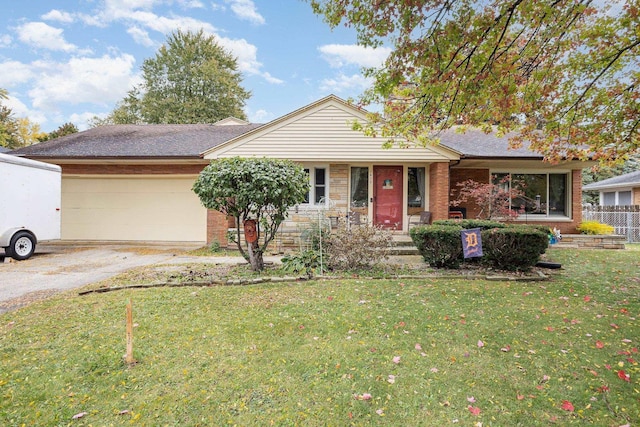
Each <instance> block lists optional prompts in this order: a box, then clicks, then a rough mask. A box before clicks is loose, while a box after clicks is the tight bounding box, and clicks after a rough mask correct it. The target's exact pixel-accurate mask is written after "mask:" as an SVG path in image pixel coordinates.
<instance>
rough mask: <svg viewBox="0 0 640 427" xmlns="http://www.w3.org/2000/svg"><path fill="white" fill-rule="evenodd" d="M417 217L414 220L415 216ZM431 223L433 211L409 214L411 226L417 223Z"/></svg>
mask: <svg viewBox="0 0 640 427" xmlns="http://www.w3.org/2000/svg"><path fill="white" fill-rule="evenodd" d="M414 216H415V217H417V218H416V220H415V221H414V220H413V217H414ZM429 224H431V212H429V211H422V212H420V215H417V214H416V215H410V216H409V228H411V226H415V225H429Z"/></svg>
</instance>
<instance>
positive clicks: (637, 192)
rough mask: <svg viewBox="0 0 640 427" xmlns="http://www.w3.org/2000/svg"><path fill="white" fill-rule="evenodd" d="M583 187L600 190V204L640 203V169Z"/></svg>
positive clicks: (585, 189)
mask: <svg viewBox="0 0 640 427" xmlns="http://www.w3.org/2000/svg"><path fill="white" fill-rule="evenodd" d="M582 189H583V190H584V191H598V192H599V193H600V198H599V200H600V203H599V205H600V206H630V205H640V171H635V172H630V173H627V174H624V175H620V176H614V177H612V178H609V179H604V180H602V181H599V182H594V183H592V184H589V185H585V186H584V187H583V188H582Z"/></svg>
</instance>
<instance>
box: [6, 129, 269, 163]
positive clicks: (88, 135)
mask: <svg viewBox="0 0 640 427" xmlns="http://www.w3.org/2000/svg"><path fill="white" fill-rule="evenodd" d="M258 126H260V124H248V125H223V126H215V125H211V124H187V125H183V124H178V125H109V126H99V127H96V128H93V129H89V130H86V131H82V132H78V133H74V134H71V135H66V136H63V137H61V138H57V139H53V140H50V141H45V142H41V143H39V144H35V145H31V146H28V147H24V148H20V149H18V150H15V151H12V152H11V154H16V155H20V156H26V157H47V158H199V157H200V154H201V153H202V152H204V151H205V150H207V149H209V148H212V147H215V146H217V145H219V144H222V143H223V142H225V141H228V140H230V139H232V138H234V137H236V136H239V135H241V134H243V133H245V132H248V131H250V130H252V129H254V128H256V127H258Z"/></svg>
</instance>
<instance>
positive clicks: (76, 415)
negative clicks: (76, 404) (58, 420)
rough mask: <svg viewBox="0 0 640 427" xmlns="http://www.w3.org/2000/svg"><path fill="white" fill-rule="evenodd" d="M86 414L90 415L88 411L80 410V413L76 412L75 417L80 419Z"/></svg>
mask: <svg viewBox="0 0 640 427" xmlns="http://www.w3.org/2000/svg"><path fill="white" fill-rule="evenodd" d="M85 415H88V412H80V413H79V414H75V415H74V416H73V419H74V420H77V419H80V418H82V417H84V416H85Z"/></svg>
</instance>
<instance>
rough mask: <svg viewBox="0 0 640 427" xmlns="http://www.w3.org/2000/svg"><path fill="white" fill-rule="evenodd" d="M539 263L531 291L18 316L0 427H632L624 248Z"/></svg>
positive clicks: (98, 304) (2, 377)
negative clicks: (553, 267) (129, 356)
mask: <svg viewBox="0 0 640 427" xmlns="http://www.w3.org/2000/svg"><path fill="white" fill-rule="evenodd" d="M548 258H549V259H551V260H553V261H558V262H561V263H562V264H563V267H564V269H563V270H559V271H555V272H554V273H553V279H552V280H549V281H545V282H515V281H503V282H499V281H498V282H495V281H491V282H489V281H480V280H477V281H465V280H452V279H435V278H433V279H421V280H397V279H395V280H393V279H379V280H364V279H357V278H349V279H342V280H341V279H334V280H327V281H310V282H297V283H286V284H282V283H279V284H276V283H269V284H260V285H251V286H226V287H208V288H200V287H198V288H196V287H181V288H153V289H142V290H126V291H117V292H110V293H104V294H90V295H86V296H77V294H76V293H69V294H65V295H61V296H57V297H54V298H52V299H49V300H46V301H42V302H38V303H34V304H32V305H30V306H28V307H26V308H23V309H21V310H18V311H16V312H11V313H7V314H3V315H0V425H6V426H19V425H23V424H24V425H38V426H49V425H78V426H79V425H130V424H133V425H149V426H151V425H153V426H155V425H185V426H186V425H189V426H194V425H202V426H210V425H227V424H228V425H245V426H246V425H256V426H265V425H305V426H306V425H310V426H314V425H317V426H326V425H334V426H341V425H350V424H353V425H394V426H395V425H398V426H399V425H413V426H416V425H424V426H436V425H437V426H439V425H452V424H458V425H463V426H473V425H480V424H478V423H481V424H482V425H483V426H490V425H496V426H517V425H522V426H533V425H567V424H589V423H590V424H593V425H602V426H621V425H627V424H628V425H631V426H635V425H639V424H640V366H639V365H638V362H637V360H639V359H640V354H638V348H639V347H640V326H639V324H638V318H639V317H640V301H639V296H640V247H638V246H637V245H636V246H631V247H630V249H629V250H626V251H595V250H594V251H579V250H551V251H550V252H549V256H548ZM128 277H131V276H128ZM128 300H131V301H132V303H133V310H134V322H135V323H136V327H135V332H134V335H135V337H134V355H135V358H136V359H137V361H138V363H137V364H135V365H133V366H127V365H126V364H125V363H124V362H123V355H124V353H125V305H126V303H127V301H128ZM74 417H76V418H74Z"/></svg>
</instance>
